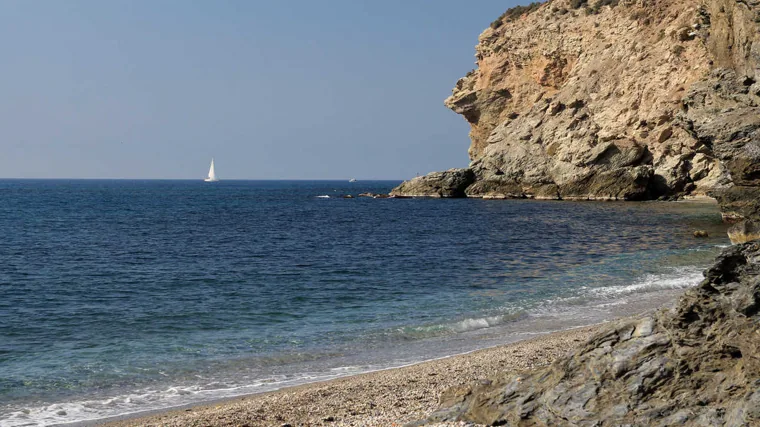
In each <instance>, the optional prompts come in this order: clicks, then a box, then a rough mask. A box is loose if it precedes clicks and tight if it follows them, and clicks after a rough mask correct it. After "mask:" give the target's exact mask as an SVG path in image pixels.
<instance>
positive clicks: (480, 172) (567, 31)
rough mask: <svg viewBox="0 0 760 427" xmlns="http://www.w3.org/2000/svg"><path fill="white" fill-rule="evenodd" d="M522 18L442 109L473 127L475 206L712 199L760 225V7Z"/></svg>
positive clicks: (505, 29)
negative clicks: (488, 202) (500, 201)
mask: <svg viewBox="0 0 760 427" xmlns="http://www.w3.org/2000/svg"><path fill="white" fill-rule="evenodd" d="M523 10H524V11H527V13H524V14H522V15H518V14H517V13H509V12H508V13H506V14H505V15H504V16H503V17H502V18H500V19H499V20H497V21H495V22H494V23H493V24H492V25H491V28H488V29H486V30H485V31H484V32H483V33H482V34H481V35H480V37H479V43H478V45H477V47H476V58H477V69H475V70H473V71H471V72H470V73H468V74H467V76H465V77H463V78H461V79H460V80H459V81H458V82H457V83H456V87H455V88H454V90H453V94H452V95H451V96H450V97H449V98H448V99H446V101H445V104H446V106H448V107H449V108H451V109H452V110H453V111H455V112H457V113H459V114H461V115H462V116H463V117H464V118H465V119H466V120H467V121H468V122H469V123H470V125H471V131H470V137H471V140H472V143H471V145H470V149H469V155H470V159H471V163H470V165H469V169H470V170H471V171H472V173H473V175H474V182H473V183H472V184H471V185H469V186H468V187H467V188H466V189H465V191H464V193H465V195H467V196H470V197H497V198H511V197H535V198H549V199H617V200H640V199H656V198H660V197H662V198H672V197H678V196H681V195H694V196H700V195H701V196H704V195H711V196H713V197H716V198H718V199H719V201H720V202H721V204H722V206H723V209H724V213H725V215H726V217H727V218H735V219H741V218H747V217H751V216H754V215H758V216H760V205H758V202H757V200H760V198H759V197H760V166H758V165H760V162H758V160H760V108H759V105H760V83H758V82H760V1H758V0H746V1H745V0H741V1H735V0H621V1H618V0H553V1H550V2H547V3H544V4H543V5H541V6H539V7H535V8H527V9H521V11H523ZM435 179H436V177H435V176H429V177H428V181H429V182H430V181H434V180H435ZM430 185H431V186H434V185H433V184H430ZM407 188H409V186H407V185H406V183H405V184H403V185H402V186H400V187H398V188H397V189H395V190H394V193H395V194H397V195H404V194H411V193H407ZM412 188H414V187H412Z"/></svg>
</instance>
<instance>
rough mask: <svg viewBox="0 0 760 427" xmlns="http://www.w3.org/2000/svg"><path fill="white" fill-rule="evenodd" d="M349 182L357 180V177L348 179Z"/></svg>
mask: <svg viewBox="0 0 760 427" xmlns="http://www.w3.org/2000/svg"><path fill="white" fill-rule="evenodd" d="M348 182H356V178H351V179H349V180H348Z"/></svg>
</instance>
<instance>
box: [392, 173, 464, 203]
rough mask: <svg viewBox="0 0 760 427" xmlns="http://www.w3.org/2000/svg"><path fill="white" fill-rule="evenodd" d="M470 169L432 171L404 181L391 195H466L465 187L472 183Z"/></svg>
mask: <svg viewBox="0 0 760 427" xmlns="http://www.w3.org/2000/svg"><path fill="white" fill-rule="evenodd" d="M474 178H475V177H474V175H473V174H472V170H470V169H449V170H447V171H444V172H432V173H429V174H427V175H425V176H418V177H416V178H413V179H410V180H409V181H404V182H403V183H401V185H399V186H398V187H396V188H394V189H393V190H392V191H391V193H390V195H391V196H396V197H465V189H466V188H467V187H468V186H469V185H470V184H472V182H473V180H474Z"/></svg>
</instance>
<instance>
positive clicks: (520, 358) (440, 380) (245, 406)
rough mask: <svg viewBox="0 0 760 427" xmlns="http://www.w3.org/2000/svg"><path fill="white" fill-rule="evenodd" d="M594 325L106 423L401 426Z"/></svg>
mask: <svg viewBox="0 0 760 427" xmlns="http://www.w3.org/2000/svg"><path fill="white" fill-rule="evenodd" d="M597 328H598V326H589V327H584V328H578V329H571V330H567V331H561V332H555V333H551V334H547V335H542V336H539V337H535V338H531V339H528V340H524V341H519V342H516V343H512V344H507V345H503V346H499V347H493V348H488V349H484V350H478V351H475V352H472V353H466V354H460V355H456V356H452V357H446V358H443V359H437V360H431V361H427V362H423V363H419V364H415V365H410V366H406V367H402V368H396V369H388V370H383V371H376V372H371V373H366V374H361V375H355V376H351V377H345V378H340V379H335V380H331V381H325V382H319V383H312V384H305V385H301V386H296V387H290V388H285V389H281V390H277V391H274V392H269V393H263V394H254V395H248V396H242V397H237V398H233V399H229V400H225V401H221V402H216V403H213V404H206V405H202V406H196V407H190V408H183V409H177V410H171V411H168V412H162V413H158V414H153V415H150V416H146V417H140V418H130V419H123V420H119V421H113V422H110V423H107V424H106V425H107V426H109V427H127V426H251V427H252V426H277V427H285V426H288V425H289V426H294V427H295V426H334V427H335V426H401V425H404V424H406V423H409V422H412V421H415V420H420V419H423V418H425V417H426V416H428V415H429V414H430V413H432V412H433V411H434V410H435V409H436V408H437V406H438V398H439V396H440V394H441V393H442V392H443V391H445V390H446V389H448V388H449V387H452V386H456V385H462V384H467V383H471V382H473V381H477V380H480V379H484V378H486V377H493V376H496V375H498V374H499V373H513V372H520V371H527V370H531V369H534V368H537V367H540V366H545V365H548V364H550V363H551V362H552V361H553V360H555V359H556V358H557V357H559V356H561V355H563V354H565V353H566V352H568V351H570V350H572V349H574V348H576V347H577V346H578V345H580V344H581V343H582V342H584V341H585V340H587V339H588V338H589V337H590V336H591V334H593V333H594V331H596V329H597ZM437 425H442V424H437ZM447 425H471V424H463V423H462V424H456V423H455V424H447Z"/></svg>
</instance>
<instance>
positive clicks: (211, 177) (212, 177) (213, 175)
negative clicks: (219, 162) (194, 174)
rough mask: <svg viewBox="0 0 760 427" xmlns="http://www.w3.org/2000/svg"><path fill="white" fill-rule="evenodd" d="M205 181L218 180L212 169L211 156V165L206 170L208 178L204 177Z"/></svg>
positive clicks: (212, 160)
mask: <svg viewBox="0 0 760 427" xmlns="http://www.w3.org/2000/svg"><path fill="white" fill-rule="evenodd" d="M204 181H206V182H217V181H219V178H217V177H216V172H215V171H214V158H213V157H212V158H211V167H210V168H209V170H208V178H206V179H204Z"/></svg>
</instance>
